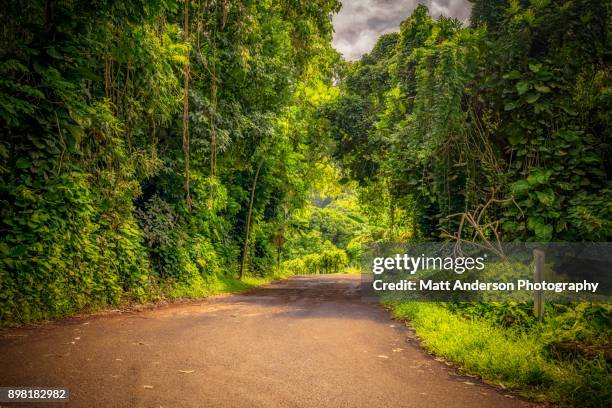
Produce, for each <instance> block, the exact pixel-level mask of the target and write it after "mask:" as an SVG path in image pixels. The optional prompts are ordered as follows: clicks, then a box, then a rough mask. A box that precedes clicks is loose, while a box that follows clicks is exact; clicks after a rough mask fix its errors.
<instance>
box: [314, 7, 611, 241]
mask: <svg viewBox="0 0 612 408" xmlns="http://www.w3.org/2000/svg"><path fill="white" fill-rule="evenodd" d="M609 10H610V8H609V2H607V1H603V0H602V1H572V2H565V1H538V2H535V1H534V2H519V1H518V0H516V1H511V2H509V3H508V4H506V3H505V2H486V1H476V2H475V5H474V10H473V14H472V22H473V26H472V27H462V26H461V25H460V24H459V23H458V22H457V21H454V20H452V19H448V18H440V19H439V20H437V21H434V20H433V19H432V18H431V17H430V16H429V15H428V11H427V9H426V7H425V6H419V7H418V8H417V9H416V10H415V12H414V13H413V14H412V16H410V17H409V18H408V19H407V20H405V21H404V22H403V23H402V25H401V30H400V32H399V33H392V34H386V35H384V36H382V37H381V38H380V39H379V41H378V43H377V45H376V46H375V48H374V50H372V52H371V53H370V54H367V55H365V56H364V57H363V58H362V59H361V60H360V61H358V62H356V63H354V64H351V65H350V66H349V67H348V69H347V72H346V74H345V75H344V76H343V77H342V84H341V88H342V93H341V95H340V97H339V98H338V99H337V100H335V101H334V102H333V103H332V104H329V105H328V106H327V108H326V110H325V111H324V115H325V116H326V117H328V118H329V120H330V124H331V128H332V129H333V132H334V135H335V137H336V138H337V143H338V148H337V150H336V154H337V157H338V158H339V159H340V160H341V161H342V163H343V164H344V168H345V169H346V170H347V171H348V173H349V174H350V175H351V177H352V178H355V179H357V180H359V181H360V183H361V184H362V185H364V186H372V185H378V186H379V187H378V189H379V190H380V189H381V188H384V189H386V191H387V192H388V193H387V196H388V199H387V203H386V206H385V207H384V208H388V209H389V210H388V212H387V213H388V214H389V215H388V216H387V217H386V218H387V220H393V219H394V218H395V219H406V218H411V219H412V221H413V224H414V227H415V228H414V229H415V230H414V231H412V232H413V235H414V236H416V237H420V238H422V239H438V238H439V237H440V236H444V237H452V238H454V239H457V238H471V237H472V236H473V235H476V234H480V233H482V238H486V239H502V240H507V241H511V240H523V241H525V240H536V241H550V240H567V241H582V240H595V241H596V240H602V241H605V240H609V239H610V238H611V237H612V224H611V220H612V203H611V202H610V200H609V198H608V197H609V196H610V193H611V192H610V175H611V174H612V172H611V171H610V168H611V166H610V139H609V118H610V106H611V101H610V95H611V93H610V85H609V84H610V77H609V64H608V59H609V58H608V53H609V38H610V31H609V27H608V22H609ZM370 188H371V187H370ZM379 196H380V197H383V195H379ZM367 202H368V200H367V199H366V200H364V203H367ZM398 209H399V210H402V211H404V215H402V216H399V217H398V216H397V215H395V217H394V214H396V211H397V210H398ZM379 213H381V211H379ZM383 214H384V213H383ZM462 216H463V217H464V218H465V216H471V218H473V220H474V222H471V223H468V222H464V223H461V219H462ZM387 224H391V225H393V222H389V221H387Z"/></svg>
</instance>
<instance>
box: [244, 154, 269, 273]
mask: <svg viewBox="0 0 612 408" xmlns="http://www.w3.org/2000/svg"><path fill="white" fill-rule="evenodd" d="M262 164H263V160H262V161H260V162H259V164H258V165H257V171H256V172H255V177H254V178H253V185H252V186H251V198H250V199H249V212H248V214H247V220H246V231H245V233H244V247H243V248H242V260H241V262H240V275H239V279H242V277H243V276H244V266H245V264H246V260H247V254H248V252H249V236H250V234H251V220H252V218H253V201H255V187H257V179H258V178H259V171H260V170H261V165H262Z"/></svg>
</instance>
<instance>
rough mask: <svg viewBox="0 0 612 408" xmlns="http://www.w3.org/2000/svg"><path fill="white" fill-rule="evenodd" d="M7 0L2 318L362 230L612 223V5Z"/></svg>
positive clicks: (310, 258)
mask: <svg viewBox="0 0 612 408" xmlns="http://www.w3.org/2000/svg"><path fill="white" fill-rule="evenodd" d="M339 7H340V2H339V1H336V0H309V1H295V0H242V1H229V0H185V1H181V0H121V1H116V0H96V1H87V2H83V1H78V0H66V1H57V0H33V1H27V2H23V1H18V0H7V1H5V2H3V4H2V6H1V11H0V13H1V14H0V21H1V24H2V32H1V34H0V56H1V57H0V128H1V131H0V132H1V135H2V137H1V140H0V178H1V185H0V203H1V209H0V229H1V231H2V233H1V235H0V257H1V260H0V320H1V321H16V322H24V321H30V320H35V319H41V318H48V317H55V316H61V315H66V314H69V313H74V312H76V311H80V310H88V309H95V308H98V307H103V306H106V305H112V304H117V303H118V302H121V301H124V300H135V301H146V300H151V299H157V298H159V297H163V296H165V297H184V296H201V295H204V294H207V293H209V292H210V291H211V290H212V289H211V288H214V287H216V285H217V286H218V285H230V284H231V282H232V281H233V280H235V279H236V278H243V279H246V278H248V277H253V276H260V277H261V276H271V275H273V274H275V273H284V272H286V273H303V272H313V271H319V272H321V271H325V272H329V271H337V270H339V269H342V268H345V267H347V266H349V265H352V266H356V265H358V264H359V254H360V248H361V244H362V243H367V242H375V241H408V240H442V239H459V238H466V239H472V238H473V237H477V239H481V240H500V241H502V240H503V241H513V240H521V241H608V240H610V238H612V201H611V200H610V196H611V194H610V193H611V191H610V178H611V176H612V167H611V163H610V137H609V136H610V127H609V124H610V106H612V104H611V102H612V101H611V98H612V91H611V88H610V31H609V27H608V23H609V20H610V2H609V1H605V0H597V1H590V0H574V1H561V0H531V1H526V0H520V1H519V0H511V1H488V0H475V1H474V2H473V8H472V16H471V21H470V22H469V24H467V25H463V24H461V23H460V22H459V21H457V20H454V19H451V18H446V17H440V18H439V19H433V18H432V17H430V15H429V12H428V10H427V8H426V7H425V6H423V5H420V6H418V7H417V8H416V10H415V11H414V12H413V14H412V15H411V16H410V17H408V18H407V19H406V20H405V21H404V22H403V23H402V25H401V27H400V30H399V32H395V33H389V34H385V35H383V36H381V37H380V39H379V40H378V42H377V44H376V46H375V47H374V49H373V50H372V51H371V52H370V53H368V54H366V55H364V56H363V57H362V58H361V59H360V60H359V61H356V62H346V61H344V60H343V59H342V58H341V56H340V55H339V54H338V53H337V52H336V51H335V50H334V49H333V48H332V47H331V39H332V32H333V28H332V24H331V16H332V14H333V13H335V12H337V11H338V10H339Z"/></svg>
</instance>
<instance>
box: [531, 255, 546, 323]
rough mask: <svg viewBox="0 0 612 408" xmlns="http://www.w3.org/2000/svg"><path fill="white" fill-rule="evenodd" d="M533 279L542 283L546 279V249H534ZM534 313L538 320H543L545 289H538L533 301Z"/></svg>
mask: <svg viewBox="0 0 612 408" xmlns="http://www.w3.org/2000/svg"><path fill="white" fill-rule="evenodd" d="M533 264H534V272H533V275H534V276H533V281H534V283H541V282H542V281H543V280H544V251H542V250H541V249H534V250H533ZM533 313H534V314H535V315H536V317H537V318H538V320H539V321H540V322H541V321H542V315H543V314H544V291H543V290H536V291H535V299H534V302H533Z"/></svg>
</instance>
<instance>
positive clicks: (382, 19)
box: [333, 0, 471, 60]
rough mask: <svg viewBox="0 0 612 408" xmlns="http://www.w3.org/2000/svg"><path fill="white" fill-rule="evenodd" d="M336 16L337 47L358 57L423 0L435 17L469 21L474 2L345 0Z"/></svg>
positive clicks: (394, 28) (461, 0)
mask: <svg viewBox="0 0 612 408" xmlns="http://www.w3.org/2000/svg"><path fill="white" fill-rule="evenodd" d="M341 1H342V9H341V10H340V13H338V14H337V15H335V16H334V29H335V34H334V42H333V45H334V48H336V50H338V51H339V52H340V53H342V55H344V58H346V59H349V60H355V59H358V58H359V57H361V55H363V54H364V53H366V52H369V51H370V50H371V49H372V47H374V44H376V40H377V39H378V37H380V35H381V34H384V33H389V32H391V31H398V30H399V25H400V23H401V22H402V20H404V19H405V18H406V17H408V16H409V15H410V14H411V13H412V11H413V10H414V9H415V8H416V6H417V5H418V4H419V3H423V4H425V5H426V6H427V7H428V8H429V12H430V13H431V15H432V16H434V17H438V16H440V15H445V16H451V17H455V18H457V19H459V20H461V21H465V22H467V20H468V19H469V18H470V10H471V4H470V3H469V2H468V1H467V0H421V1H419V0H341Z"/></svg>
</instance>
